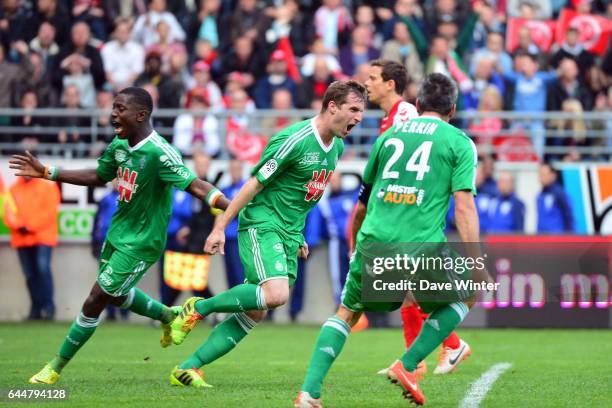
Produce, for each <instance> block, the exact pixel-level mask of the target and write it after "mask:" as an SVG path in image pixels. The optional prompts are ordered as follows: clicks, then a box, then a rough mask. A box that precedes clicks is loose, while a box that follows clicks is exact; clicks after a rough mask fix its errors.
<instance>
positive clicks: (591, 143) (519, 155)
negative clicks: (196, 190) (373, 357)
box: [0, 108, 612, 161]
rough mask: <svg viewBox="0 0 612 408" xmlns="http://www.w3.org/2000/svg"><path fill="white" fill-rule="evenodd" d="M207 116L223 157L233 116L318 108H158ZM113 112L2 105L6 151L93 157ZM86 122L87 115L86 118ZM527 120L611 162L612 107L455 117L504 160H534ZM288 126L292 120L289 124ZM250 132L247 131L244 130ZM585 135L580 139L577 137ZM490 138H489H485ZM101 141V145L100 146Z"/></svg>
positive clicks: (556, 142) (554, 146) (549, 144)
mask: <svg viewBox="0 0 612 408" xmlns="http://www.w3.org/2000/svg"><path fill="white" fill-rule="evenodd" d="M187 112H189V113H192V114H194V115H204V114H206V113H213V114H214V116H215V117H216V118H217V119H218V122H219V138H220V141H221V146H222V149H221V153H220V155H219V158H227V157H229V153H228V150H227V149H225V148H224V147H225V146H224V143H225V140H226V136H227V133H228V126H227V120H228V119H230V118H232V117H234V116H240V117H241V118H242V119H243V120H244V123H246V124H247V125H246V126H245V127H244V129H243V130H244V132H245V135H247V136H248V135H253V136H264V137H270V136H272V135H273V134H274V133H275V132H276V131H278V130H279V129H278V128H271V127H269V126H266V125H265V123H270V122H273V121H274V119H280V120H284V119H285V120H286V119H288V118H290V119H295V118H307V117H311V116H314V115H315V113H316V112H314V111H312V110H298V109H295V110H289V111H278V110H253V111H230V110H228V111H214V112H213V111H187V110H184V109H157V110H156V111H155V112H154V116H153V117H154V120H155V122H156V123H155V128H156V130H157V131H158V132H159V133H160V134H161V135H163V136H165V137H170V136H172V134H173V127H172V125H173V123H174V119H175V118H176V117H177V116H178V115H180V114H183V113H187ZM26 115H29V116H32V117H39V118H44V119H45V120H46V121H47V123H50V124H45V125H37V126H14V125H11V123H14V122H13V121H14V120H15V119H14V118H19V117H23V116H26ZM105 115H109V111H104V110H97V109H82V110H78V111H69V110H66V109H58V108H52V109H36V110H24V109H16V108H4V109H0V152H1V153H2V155H4V156H6V155H8V154H10V153H12V152H15V151H20V150H23V148H24V145H23V144H22V142H21V140H22V139H23V138H26V137H30V138H35V139H37V140H38V143H37V144H36V145H35V146H32V147H31V149H32V150H33V151H35V152H38V153H40V154H42V155H55V156H62V157H64V158H72V157H74V156H77V157H90V156H91V155H92V154H94V153H95V152H100V151H101V146H102V147H103V145H104V144H105V143H107V142H108V141H109V140H110V138H112V128H111V127H110V126H106V127H104V126H100V125H99V124H98V120H99V118H100V117H103V116H105ZM77 117H80V118H85V119H86V120H87V123H88V125H87V126H79V127H75V126H69V127H67V126H58V125H57V124H55V125H53V122H54V121H57V120H61V118H77ZM381 117H382V112H381V111H380V110H367V111H366V112H365V113H364V119H363V121H362V124H361V125H360V126H358V127H357V128H355V129H354V130H353V132H352V133H351V135H349V137H348V139H347V140H346V144H347V148H346V154H349V155H350V157H367V155H368V153H369V151H370V148H371V145H372V143H373V141H374V139H375V138H376V136H377V135H378V120H379V119H380V118H381ZM490 118H495V119H499V120H501V121H502V128H501V130H495V131H493V132H492V131H491V130H490V129H489V130H484V131H481V132H476V131H474V130H473V128H472V127H471V125H472V124H474V123H478V121H480V120H482V119H490ZM560 120H561V121H565V124H564V126H563V128H561V129H558V128H557V127H556V125H554V123H555V122H556V121H560ZM571 121H577V122H579V123H580V124H581V125H580V126H579V127H577V129H580V130H575V129H573V128H572V126H573V125H572V122H571ZM83 122H85V120H83ZM518 122H521V123H522V124H523V126H524V127H525V128H529V127H530V126H531V124H533V123H534V122H539V123H543V124H544V130H543V132H544V137H545V140H546V146H545V147H544V154H545V155H547V156H554V157H557V158H559V159H561V158H563V157H564V156H566V155H572V154H573V155H576V154H577V155H578V157H580V158H581V159H583V160H590V161H607V160H609V159H610V157H612V113H611V112H584V113H567V112H537V113H536V112H513V111H499V112H478V111H463V112H458V113H457V115H456V118H455V120H454V122H453V124H455V125H456V126H458V127H460V128H461V129H463V130H464V131H466V133H467V134H469V135H470V136H472V137H473V138H475V139H476V142H477V144H478V148H479V151H480V152H481V153H488V154H495V155H496V156H497V158H498V160H500V161H533V160H534V157H535V156H534V154H535V152H534V148H533V145H532V144H531V142H530V141H531V140H532V135H533V132H531V131H529V130H523V129H522V128H518V129H517V126H516V125H517V123H518ZM285 125H286V124H285ZM62 130H66V131H68V132H69V133H70V134H72V133H74V132H76V133H78V134H79V135H80V136H81V137H82V140H81V141H80V142H76V143H75V142H67V143H62V144H59V143H57V142H56V141H55V139H57V135H58V133H60V132H61V131H62ZM243 136H244V135H243ZM572 139H579V141H578V143H573V142H571V140H572ZM483 140H485V142H483ZM94 146H97V148H94Z"/></svg>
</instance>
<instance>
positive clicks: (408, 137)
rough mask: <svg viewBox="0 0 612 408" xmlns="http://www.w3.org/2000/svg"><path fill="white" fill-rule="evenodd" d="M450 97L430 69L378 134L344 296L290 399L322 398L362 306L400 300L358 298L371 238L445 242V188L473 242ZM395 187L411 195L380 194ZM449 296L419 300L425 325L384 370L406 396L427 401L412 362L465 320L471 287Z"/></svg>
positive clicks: (472, 160)
mask: <svg viewBox="0 0 612 408" xmlns="http://www.w3.org/2000/svg"><path fill="white" fill-rule="evenodd" d="M456 99H457V88H456V86H455V84H454V83H453V81H452V80H451V79H450V78H448V77H446V76H444V75H441V74H431V75H429V76H428V77H427V78H426V79H425V80H424V82H423V83H422V85H421V87H420V89H419V92H418V96H417V110H418V111H419V113H420V116H419V117H418V118H416V119H413V120H411V121H410V122H409V123H402V124H398V125H396V126H395V127H393V128H392V129H390V130H389V131H387V132H385V133H384V134H383V135H382V136H381V137H379V138H378V139H377V140H376V143H375V144H374V147H373V149H372V152H371V154H370V159H369V161H368V164H367V166H366V169H365V171H364V177H363V178H364V186H365V188H364V189H363V190H362V193H361V194H362V196H363V198H362V200H364V201H365V202H366V204H367V214H366V217H365V219H364V222H363V226H362V227H361V228H360V229H359V228H358V227H357V226H356V225H355V226H354V228H357V229H359V233H358V236H357V242H356V250H355V253H354V255H353V258H352V259H351V263H350V269H349V276H348V278H347V281H346V284H345V286H344V290H343V296H342V303H341V305H340V307H339V308H338V311H337V312H336V314H335V316H332V317H330V318H329V319H328V320H327V321H326V322H325V324H323V327H322V328H321V331H320V333H319V337H318V339H317V342H316V344H315V347H314V351H313V354H312V357H311V360H310V364H309V367H308V371H307V373H306V377H305V379H304V384H303V385H302V388H301V391H300V392H299V393H298V396H297V398H296V400H295V406H296V407H320V406H321V400H320V397H321V386H322V383H323V379H324V378H325V375H326V374H327V372H328V370H329V368H330V367H331V365H332V364H333V362H334V361H335V359H336V358H337V357H338V355H339V354H340V352H341V351H342V348H343V346H344V343H345V342H346V339H347V337H348V334H349V332H350V330H351V327H352V325H354V324H355V323H356V322H357V320H358V319H359V316H360V315H361V313H363V311H364V310H371V309H372V308H376V310H382V309H387V310H393V309H396V308H397V307H399V306H400V304H398V303H389V304H384V303H375V304H371V303H370V304H369V303H366V302H364V301H363V300H362V296H361V295H362V281H361V274H362V267H364V266H365V265H367V263H365V259H366V258H367V257H370V256H371V253H368V252H369V249H370V248H371V246H372V244H376V243H382V244H383V245H384V246H385V247H389V246H391V245H392V244H394V243H426V242H445V241H446V238H445V236H444V219H445V216H446V212H447V211H448V206H449V199H450V196H451V194H452V195H453V196H454V199H455V203H456V209H455V214H456V219H457V228H458V230H459V234H460V236H461V239H462V241H464V242H478V240H479V232H478V231H479V227H478V214H477V212H476V207H475V204H474V197H473V194H474V193H475V187H474V173H475V168H476V163H477V158H476V148H475V146H474V143H473V142H472V141H471V140H470V139H469V138H468V137H467V136H466V135H465V134H464V133H463V132H461V131H460V130H458V129H456V128H455V127H453V126H451V125H449V124H448V120H449V119H450V118H451V117H452V116H453V114H454V113H455V109H456V105H455V101H456ZM399 187H401V189H402V191H406V192H410V193H409V194H406V195H410V194H412V195H413V196H414V197H406V198H407V199H406V200H403V199H402V200H399V202H398V200H395V199H394V198H392V199H386V197H388V192H389V191H395V189H397V188H399ZM388 189H389V190H388ZM371 192H374V193H373V194H371ZM381 193H382V194H381ZM392 197H394V196H393V193H392ZM381 220H384V222H381ZM365 248H368V250H364V249H365ZM418 272H419V273H420V274H425V273H430V274H431V273H432V272H440V273H438V274H437V276H436V278H438V279H444V278H445V276H447V275H446V274H445V273H442V271H418ZM451 272H452V271H451ZM434 275H435V273H434ZM413 296H414V298H415V299H416V301H419V299H422V293H420V291H419V290H416V291H413ZM450 298H451V296H449V299H450ZM452 299H453V300H452V301H448V302H437V303H433V302H432V303H425V302H422V303H421V307H423V309H425V311H427V312H430V315H429V317H428V318H427V320H426V323H429V324H424V325H423V328H422V330H421V333H420V335H419V336H418V337H417V338H416V340H415V341H414V342H413V343H412V344H411V346H410V348H409V349H408V350H407V351H406V352H405V353H404V355H403V356H402V357H401V359H399V360H397V361H395V363H394V364H393V365H392V366H391V367H390V368H389V371H388V373H387V376H388V378H389V379H390V380H391V381H392V382H396V383H397V384H398V385H400V386H401V387H402V389H403V394H404V396H405V397H407V398H410V399H412V400H413V401H414V402H416V403H417V404H423V403H424V402H425V397H424V395H423V393H422V392H421V389H420V387H419V386H418V379H417V373H416V369H417V366H418V364H419V363H420V362H421V361H422V360H423V359H425V357H427V356H428V355H429V354H430V353H431V352H432V351H433V350H434V349H435V348H436V347H437V346H438V345H439V344H440V343H441V342H442V341H443V340H444V339H445V338H446V337H448V335H449V334H450V333H451V332H452V331H453V330H454V328H455V327H456V326H457V325H458V324H459V323H460V322H461V321H462V320H463V318H464V317H465V315H466V314H467V312H468V304H469V303H471V297H470V296H469V295H468V296H465V295H464V294H463V293H455V292H454V291H453V292H452Z"/></svg>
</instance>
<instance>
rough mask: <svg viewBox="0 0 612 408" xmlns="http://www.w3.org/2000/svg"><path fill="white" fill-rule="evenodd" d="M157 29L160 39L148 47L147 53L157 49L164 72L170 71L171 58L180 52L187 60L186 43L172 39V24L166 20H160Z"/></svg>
mask: <svg viewBox="0 0 612 408" xmlns="http://www.w3.org/2000/svg"><path fill="white" fill-rule="evenodd" d="M155 29H156V31H157V36H158V41H157V42H156V43H155V44H151V45H150V46H148V47H147V53H149V52H151V51H156V52H157V53H158V54H159V55H160V56H161V60H162V67H161V69H162V72H164V73H170V60H171V59H172V58H173V57H175V55H177V54H179V55H180V56H181V57H182V58H185V61H186V60H187V58H186V57H187V49H186V48H185V44H183V43H182V42H180V41H176V40H174V39H172V37H171V36H170V26H169V25H168V23H166V22H165V21H163V20H162V21H160V22H159V23H157V26H156V27H155Z"/></svg>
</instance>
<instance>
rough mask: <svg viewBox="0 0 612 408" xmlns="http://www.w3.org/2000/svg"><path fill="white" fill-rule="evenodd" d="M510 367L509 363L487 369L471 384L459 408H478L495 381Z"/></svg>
mask: <svg viewBox="0 0 612 408" xmlns="http://www.w3.org/2000/svg"><path fill="white" fill-rule="evenodd" d="M510 367H512V364H510V363H498V364H495V365H494V366H493V367H491V368H489V369H488V370H487V371H486V372H485V373H484V374H482V375H481V376H480V377H479V378H478V380H476V381H475V382H473V383H472V386H471V387H470V390H469V391H468V392H467V394H465V397H464V398H463V401H461V403H460V404H459V408H478V407H479V406H480V403H481V402H482V400H484V399H485V397H486V396H487V393H488V392H489V391H490V390H491V387H493V384H494V383H495V381H497V379H498V378H499V377H500V376H501V375H502V374H503V373H504V371H506V370H507V369H509V368H510Z"/></svg>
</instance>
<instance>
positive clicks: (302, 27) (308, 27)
mask: <svg viewBox="0 0 612 408" xmlns="http://www.w3.org/2000/svg"><path fill="white" fill-rule="evenodd" d="M265 38H266V42H267V44H268V46H269V47H270V48H276V45H277V44H278V43H279V41H280V40H281V39H283V38H288V39H289V42H290V44H291V48H292V50H293V53H294V54H295V55H296V56H298V57H302V56H304V55H306V53H308V51H309V47H310V45H311V44H313V41H315V28H314V25H313V24H312V22H311V21H310V18H309V16H308V15H306V14H305V13H302V11H300V8H299V4H298V0H284V2H283V4H282V5H281V6H279V7H276V8H275V9H274V21H272V23H271V24H270V26H269V28H268V30H267V31H266V35H265ZM321 44H323V43H322V42H321ZM323 49H325V47H323Z"/></svg>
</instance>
